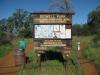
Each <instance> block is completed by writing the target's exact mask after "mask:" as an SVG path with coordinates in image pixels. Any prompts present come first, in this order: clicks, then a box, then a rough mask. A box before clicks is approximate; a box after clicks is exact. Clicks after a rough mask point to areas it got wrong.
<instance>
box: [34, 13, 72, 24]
mask: <svg viewBox="0 0 100 75" xmlns="http://www.w3.org/2000/svg"><path fill="white" fill-rule="evenodd" d="M32 15H33V23H34V24H68V23H71V18H70V17H68V15H66V14H59V13H56V14H55V13H52V14H43V13H42V14H41V13H40V14H32Z"/></svg>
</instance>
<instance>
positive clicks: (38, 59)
mask: <svg viewBox="0 0 100 75" xmlns="http://www.w3.org/2000/svg"><path fill="white" fill-rule="evenodd" d="M37 63H38V67H39V69H41V54H40V53H37Z"/></svg>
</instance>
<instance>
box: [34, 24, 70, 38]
mask: <svg viewBox="0 0 100 75" xmlns="http://www.w3.org/2000/svg"><path fill="white" fill-rule="evenodd" d="M34 36H35V38H41V39H42V38H46V39H47V38H48V39H71V29H66V28H65V25H35V35H34Z"/></svg>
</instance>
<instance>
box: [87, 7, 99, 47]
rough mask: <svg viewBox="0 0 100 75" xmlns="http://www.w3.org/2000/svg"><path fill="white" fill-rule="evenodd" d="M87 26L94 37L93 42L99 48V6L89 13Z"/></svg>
mask: <svg viewBox="0 0 100 75" xmlns="http://www.w3.org/2000/svg"><path fill="white" fill-rule="evenodd" d="M88 26H89V29H90V32H91V34H93V35H96V36H95V37H94V39H93V42H94V43H95V44H99V46H100V6H98V7H97V8H96V9H95V10H93V11H92V12H90V13H89V15H88Z"/></svg>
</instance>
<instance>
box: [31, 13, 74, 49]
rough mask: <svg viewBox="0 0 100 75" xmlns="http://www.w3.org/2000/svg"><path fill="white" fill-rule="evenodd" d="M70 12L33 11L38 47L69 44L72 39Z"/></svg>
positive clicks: (35, 39) (36, 46) (35, 37)
mask: <svg viewBox="0 0 100 75" xmlns="http://www.w3.org/2000/svg"><path fill="white" fill-rule="evenodd" d="M71 16H72V14H69V13H32V17H33V23H34V42H35V48H36V49H44V48H45V47H46V46H68V45H69V43H70V42H69V41H70V40H71V26H72V25H71Z"/></svg>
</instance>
